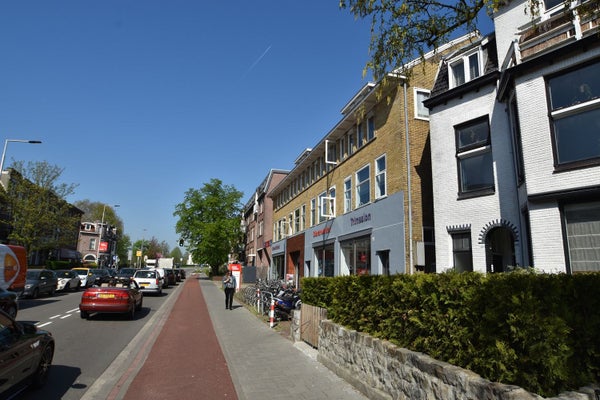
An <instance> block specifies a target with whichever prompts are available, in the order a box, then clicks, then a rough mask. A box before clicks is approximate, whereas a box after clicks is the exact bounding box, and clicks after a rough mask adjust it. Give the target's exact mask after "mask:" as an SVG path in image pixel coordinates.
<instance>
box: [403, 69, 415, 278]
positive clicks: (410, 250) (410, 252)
mask: <svg viewBox="0 0 600 400" xmlns="http://www.w3.org/2000/svg"><path fill="white" fill-rule="evenodd" d="M403 78H404V79H403V82H404V83H403V87H404V129H405V131H406V137H405V139H406V144H405V145H406V185H407V189H408V190H407V193H408V195H407V196H408V197H407V201H408V259H409V265H408V273H409V274H412V273H413V226H412V225H413V222H412V191H411V179H410V175H411V164H410V141H409V138H408V135H409V129H408V95H407V86H406V78H405V77H403Z"/></svg>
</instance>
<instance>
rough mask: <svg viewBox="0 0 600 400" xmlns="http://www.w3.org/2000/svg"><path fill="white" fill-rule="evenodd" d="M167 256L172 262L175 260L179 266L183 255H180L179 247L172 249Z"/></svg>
mask: <svg viewBox="0 0 600 400" xmlns="http://www.w3.org/2000/svg"><path fill="white" fill-rule="evenodd" d="M169 256H170V257H173V260H175V262H176V263H177V264H181V263H182V262H183V254H182V253H181V249H180V248H179V247H175V248H173V250H171V254H169Z"/></svg>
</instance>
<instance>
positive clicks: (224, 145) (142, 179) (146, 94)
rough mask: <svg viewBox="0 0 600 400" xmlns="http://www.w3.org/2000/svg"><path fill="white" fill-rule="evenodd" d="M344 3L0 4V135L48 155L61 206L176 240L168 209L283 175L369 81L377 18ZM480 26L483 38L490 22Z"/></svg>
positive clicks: (25, 153) (36, 157)
mask: <svg viewBox="0 0 600 400" xmlns="http://www.w3.org/2000/svg"><path fill="white" fill-rule="evenodd" d="M338 4H339V2H338V1H337V0H307V1H303V2H299V1H288V0H259V1H253V2H250V1H235V0H234V1H228V2H221V1H210V2H208V1H207V2H205V1H193V0H169V1H166V0H165V1H157V0H144V1H142V0H137V1H132V0H103V1H85V0H71V1H59V0H57V1H42V0H39V1H28V0H20V1H16V2H2V4H0V54H1V57H2V62H1V63H0V72H1V73H0V139H1V140H2V144H3V143H4V140H5V139H31V140H41V141H43V144H40V145H28V144H21V143H9V145H8V148H7V152H6V161H5V168H6V167H9V166H10V163H11V160H12V159H15V160H24V161H48V162H49V163H51V164H55V165H58V166H60V167H61V168H64V172H63V175H62V177H61V181H62V182H66V183H75V184H78V185H79V186H78V187H77V189H76V192H75V194H74V195H73V196H71V198H69V199H68V200H69V201H76V200H83V199H89V200H91V201H98V202H102V203H106V204H108V205H114V204H119V205H120V207H119V208H117V209H116V212H117V214H118V215H119V216H120V217H121V218H122V219H123V222H124V225H125V232H126V233H127V234H128V235H129V236H130V237H131V238H132V240H134V241H135V240H138V239H141V238H142V237H145V238H146V239H147V238H149V237H152V236H153V237H156V238H157V239H159V240H161V241H162V240H165V241H166V242H167V243H169V245H170V246H171V247H174V246H176V245H177V244H176V243H177V240H178V237H177V235H176V233H175V223H176V219H175V217H173V211H174V209H175V205H176V204H178V203H180V202H182V201H183V198H184V193H185V192H186V191H187V190H188V189H190V188H195V189H199V188H201V187H202V186H203V185H204V183H207V182H209V181H210V180H211V179H212V178H218V179H221V180H222V181H223V183H224V184H226V185H232V186H235V187H236V188H237V189H238V190H240V191H241V192H243V193H244V197H243V199H242V200H243V201H244V202H245V201H246V200H247V199H248V198H249V196H250V194H252V193H253V192H254V190H255V189H256V187H257V186H258V185H259V184H260V182H261V181H262V179H263V178H264V177H265V176H266V174H267V173H268V172H269V170H270V169H271V168H277V169H291V168H292V167H293V162H294V160H295V159H296V158H297V156H298V155H299V154H300V153H301V152H302V151H303V150H304V149H305V148H307V147H312V146H314V145H315V144H316V143H317V142H318V141H319V140H320V139H321V138H322V137H323V136H324V135H325V134H326V133H327V132H328V131H329V130H330V129H331V128H332V127H333V126H334V125H335V124H336V123H337V122H338V121H339V119H340V110H341V108H342V107H343V106H344V105H345V104H346V103H347V102H348V101H349V100H350V98H351V97H352V96H353V95H354V94H355V93H356V92H357V91H358V90H359V89H360V87H362V86H363V85H364V84H365V83H366V82H367V78H363V74H362V72H363V68H364V65H365V63H366V62H367V60H368V56H369V53H368V45H369V39H370V26H369V23H368V21H363V20H355V19H354V17H353V15H351V14H350V12H349V11H347V10H340V9H339V8H338ZM483 31H484V33H487V32H489V29H488V30H483Z"/></svg>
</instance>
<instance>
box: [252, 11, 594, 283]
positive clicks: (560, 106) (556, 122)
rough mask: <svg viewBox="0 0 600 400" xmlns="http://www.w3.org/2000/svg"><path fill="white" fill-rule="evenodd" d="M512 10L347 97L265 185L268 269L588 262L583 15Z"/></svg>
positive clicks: (589, 112) (589, 84) (588, 71)
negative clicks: (320, 132)
mask: <svg viewBox="0 0 600 400" xmlns="http://www.w3.org/2000/svg"><path fill="white" fill-rule="evenodd" d="M577 4H578V3H571V5H572V7H575V6H577ZM526 7H527V2H526V1H525V0H514V1H511V2H509V3H507V4H506V5H504V6H502V7H500V9H499V10H497V11H496V12H495V14H494V16H493V17H494V26H495V32H494V33H492V34H490V35H487V36H481V35H479V34H478V33H475V34H472V35H466V36H463V37H461V38H459V39H457V40H455V41H452V42H450V43H448V44H447V45H445V46H443V47H442V48H440V49H438V51H437V52H435V53H429V54H427V55H426V56H425V57H424V58H423V59H419V60H416V61H414V62H413V63H411V64H409V65H408V66H407V67H406V68H405V69H404V70H403V71H396V72H395V73H394V74H390V76H388V77H387V78H386V79H384V80H383V81H382V82H378V83H369V84H367V85H365V86H364V87H363V88H362V89H361V90H360V91H359V92H358V93H357V94H356V95H355V96H354V97H353V98H352V99H351V100H350V101H349V103H348V104H347V105H346V106H345V107H344V108H343V110H342V119H341V120H340V122H339V123H338V124H337V125H336V126H335V127H334V128H333V129H332V130H331V131H329V132H328V133H327V134H326V135H325V136H324V138H323V139H322V140H321V141H320V142H319V143H317V144H316V146H314V147H313V148H309V149H306V150H305V151H304V152H302V154H300V156H299V157H298V158H297V159H296V161H295V164H294V167H293V168H292V169H291V170H290V171H288V172H287V173H285V174H283V175H282V179H281V181H280V182H279V184H277V185H275V186H274V187H273V188H272V189H269V190H267V193H266V194H267V198H271V199H272V202H273V204H272V209H266V210H261V211H260V212H262V213H265V214H267V213H271V214H272V226H265V225H264V224H263V225H262V228H261V229H259V230H256V229H254V231H253V232H254V233H252V234H251V236H249V237H252V238H254V237H255V236H252V235H254V234H256V233H257V232H258V234H259V235H261V236H265V238H267V239H266V240H264V239H263V241H262V243H263V247H262V248H261V249H262V251H263V252H265V253H268V254H269V259H270V264H269V270H268V274H267V275H268V277H274V278H291V279H293V280H294V281H296V283H297V282H298V279H299V278H301V277H303V276H336V275H348V274H397V273H414V272H416V271H425V272H441V271H444V270H447V269H456V270H458V271H473V270H475V271H481V272H488V273H493V272H503V271H507V270H509V269H510V268H512V267H515V266H519V265H521V266H534V267H536V268H537V269H540V270H543V271H547V272H566V273H575V272H583V271H598V270H600V40H599V36H598V20H597V18H596V17H593V16H592V17H586V16H583V15H579V14H578V12H577V11H576V10H575V9H568V10H565V9H564V7H563V3H562V2H559V1H556V0H545V1H544V2H543V4H542V7H541V15H540V16H539V18H538V19H537V20H532V19H531V17H530V16H529V15H528V14H527V13H525V8H526ZM263 186H264V185H261V187H263ZM255 197H256V195H253V196H252V198H255ZM250 204H252V208H253V209H254V204H256V202H253V201H249V203H248V204H247V206H246V209H245V210H246V212H247V210H248V209H249V208H250ZM263 220H264V218H263ZM248 226H250V225H247V227H248ZM256 249H257V247H252V248H248V246H247V249H246V253H247V254H248V252H249V251H250V252H252V253H251V254H256V251H257V250H256Z"/></svg>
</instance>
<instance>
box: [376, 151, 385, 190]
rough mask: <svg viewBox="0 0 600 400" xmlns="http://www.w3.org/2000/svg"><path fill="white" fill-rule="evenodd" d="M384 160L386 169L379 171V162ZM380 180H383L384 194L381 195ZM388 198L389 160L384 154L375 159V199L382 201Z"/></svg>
mask: <svg viewBox="0 0 600 400" xmlns="http://www.w3.org/2000/svg"><path fill="white" fill-rule="evenodd" d="M381 159H383V162H384V163H385V166H384V169H383V170H381V171H380V170H379V163H378V161H379V160H381ZM380 180H383V193H381V189H380ZM386 196H387V158H386V155H385V154H383V155H382V156H381V157H378V158H376V159H375V198H376V199H380V198H382V197H386Z"/></svg>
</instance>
